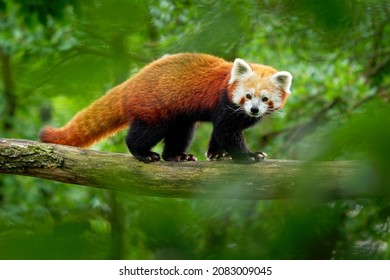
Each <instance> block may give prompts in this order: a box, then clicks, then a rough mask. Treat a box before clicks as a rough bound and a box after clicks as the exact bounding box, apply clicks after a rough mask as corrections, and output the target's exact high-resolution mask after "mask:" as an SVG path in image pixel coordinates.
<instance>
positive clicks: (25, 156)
mask: <svg viewBox="0 0 390 280" xmlns="http://www.w3.org/2000/svg"><path fill="white" fill-rule="evenodd" d="M63 162H64V159H63V158H62V157H60V156H58V155H57V154H55V153H54V149H53V147H51V146H46V145H40V144H38V145H26V146H24V145H20V146H17V145H12V146H8V147H3V148H2V149H1V150H0V169H2V170H7V171H9V172H10V173H18V172H21V171H23V170H25V169H26V168H49V169H52V168H56V167H61V166H62V164H63Z"/></svg>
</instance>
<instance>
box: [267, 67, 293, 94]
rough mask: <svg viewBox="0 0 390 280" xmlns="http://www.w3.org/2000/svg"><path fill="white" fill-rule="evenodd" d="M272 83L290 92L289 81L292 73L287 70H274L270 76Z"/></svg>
mask: <svg viewBox="0 0 390 280" xmlns="http://www.w3.org/2000/svg"><path fill="white" fill-rule="evenodd" d="M271 81H272V83H273V84H274V85H275V86H276V87H278V88H280V89H282V90H284V91H285V92H286V93H288V94H290V93H291V91H290V88H291V82H292V75H291V73H290V72H287V71H280V72H276V73H275V74H273V75H272V76H271Z"/></svg>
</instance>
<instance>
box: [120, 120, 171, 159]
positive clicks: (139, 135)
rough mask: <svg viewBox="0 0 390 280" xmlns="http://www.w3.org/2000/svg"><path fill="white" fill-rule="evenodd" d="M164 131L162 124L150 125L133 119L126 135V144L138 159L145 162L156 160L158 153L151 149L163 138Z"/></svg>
mask: <svg viewBox="0 0 390 280" xmlns="http://www.w3.org/2000/svg"><path fill="white" fill-rule="evenodd" d="M165 133H166V128H165V127H164V126H150V125H148V124H146V123H144V122H141V121H134V122H133V123H132V124H131V127H130V129H129V133H128V134H127V136H126V144H127V147H128V148H129V150H130V152H131V153H132V154H133V156H134V157H135V158H137V159H138V160H140V161H143V162H146V163H148V162H153V161H158V160H160V155H159V154H157V153H155V152H152V151H151V149H152V148H153V147H154V146H155V145H156V144H157V143H158V142H160V141H161V140H162V139H163V138H164V135H165Z"/></svg>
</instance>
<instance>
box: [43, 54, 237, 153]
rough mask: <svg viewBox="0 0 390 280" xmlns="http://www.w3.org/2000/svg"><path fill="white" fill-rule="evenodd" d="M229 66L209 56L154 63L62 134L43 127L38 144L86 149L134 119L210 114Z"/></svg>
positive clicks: (78, 116) (175, 57) (182, 56)
mask: <svg viewBox="0 0 390 280" xmlns="http://www.w3.org/2000/svg"><path fill="white" fill-rule="evenodd" d="M231 67H232V63H229V62H226V61H225V60H223V59H220V58H217V57H214V56H211V55H198V54H177V55H172V56H168V57H166V58H162V59H159V60H157V61H155V62H152V63H151V64H149V65H147V66H146V67H144V68H143V69H142V70H141V71H140V72H138V73H137V74H136V75H135V76H133V77H132V78H130V79H128V80H127V81H125V82H124V83H122V84H120V85H118V86H116V87H115V88H113V89H112V90H110V91H109V92H108V93H107V94H106V95H104V96H103V97H101V98H100V99H98V100H96V101H95V102H94V103H92V104H91V105H90V106H89V107H87V108H86V109H84V110H82V111H80V112H79V113H77V114H76V116H75V117H74V118H73V119H72V120H71V121H70V122H69V123H68V124H66V125H65V126H64V127H62V128H52V127H45V128H44V129H43V130H42V131H41V134H40V139H41V141H43V142H49V143H57V144H64V145H71V146H77V147H88V146H90V145H92V144H93V143H94V142H96V141H98V140H100V139H102V138H104V137H107V136H109V135H111V134H113V133H115V132H117V131H119V130H121V129H124V128H125V127H127V126H129V125H130V124H131V122H132V121H133V120H134V119H139V120H144V121H146V122H148V123H150V124H157V123H158V122H160V121H161V120H163V119H167V118H168V117H170V116H172V114H178V113H181V112H195V111H197V110H202V109H208V108H214V107H215V106H216V105H217V103H218V99H219V95H218V94H216V92H219V91H220V90H222V89H223V88H226V85H227V82H228V80H229V77H230V70H231Z"/></svg>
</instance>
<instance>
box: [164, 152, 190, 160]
mask: <svg viewBox="0 0 390 280" xmlns="http://www.w3.org/2000/svg"><path fill="white" fill-rule="evenodd" d="M163 159H164V160H165V161H197V158H196V157H195V156H194V155H191V154H185V153H182V154H180V155H175V156H167V155H163Z"/></svg>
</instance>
